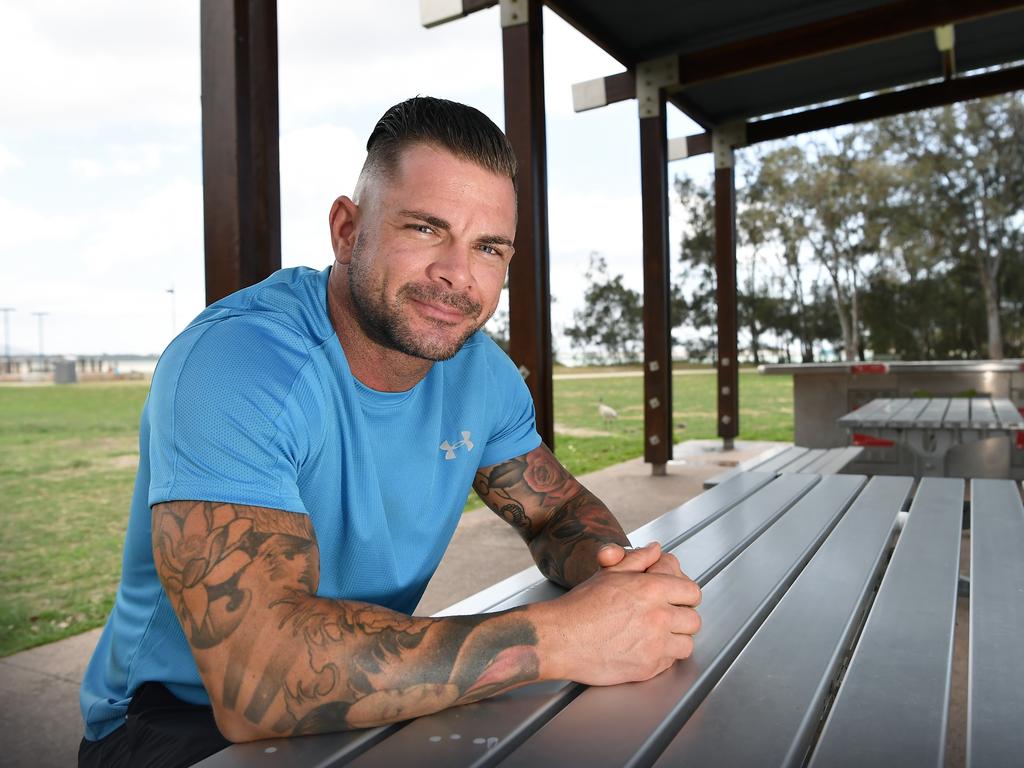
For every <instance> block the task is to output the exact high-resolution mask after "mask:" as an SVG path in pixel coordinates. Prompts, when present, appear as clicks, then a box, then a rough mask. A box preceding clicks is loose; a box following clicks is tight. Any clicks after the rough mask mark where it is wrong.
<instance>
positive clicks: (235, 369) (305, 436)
mask: <svg viewBox="0 0 1024 768" xmlns="http://www.w3.org/2000/svg"><path fill="white" fill-rule="evenodd" d="M309 367H310V366H309V354H308V351H307V349H306V346H305V343H304V340H303V339H302V338H301V336H299V334H297V333H295V332H294V331H291V330H288V329H283V328H282V327H281V326H280V325H278V324H275V323H272V322H270V321H267V320H265V319H260V318H253V317H245V318H239V317H232V318H227V319H224V320H220V321H217V322H214V323H209V324H206V325H202V326H197V327H194V328H192V329H189V330H188V331H186V332H185V333H183V334H182V335H181V336H180V337H178V338H177V339H176V340H175V341H174V342H173V343H172V344H171V346H170V347H168V349H167V351H166V352H165V353H164V355H163V357H162V358H161V360H160V363H159V365H158V366H157V370H156V373H155V374H154V377H153V386H152V389H151V392H150V397H149V401H148V403H147V406H146V407H147V409H148V415H149V420H150V443H149V456H150V470H151V474H150V488H149V503H150V505H151V506H152V505H153V504H157V503H160V502H163V501H172V500H184V499H199V500H203V501H221V502H228V503H234V504H250V505H255V506H263V507H270V508H274V509H283V510H286V511H289V512H305V511H306V510H305V508H304V506H303V503H302V500H301V499H300V497H299V492H298V484H297V478H298V469H299V467H300V465H301V463H302V461H303V460H304V459H305V457H306V456H307V454H308V452H309V444H310V440H311V435H310V433H311V429H310V424H309V420H308V419H307V417H306V414H305V413H304V412H303V406H302V405H300V402H306V403H308V401H309V398H308V397H307V398H295V397H293V390H295V389H296V387H297V386H301V383H302V380H303V374H304V372H305V371H306V370H307V369H308V368H309Z"/></svg>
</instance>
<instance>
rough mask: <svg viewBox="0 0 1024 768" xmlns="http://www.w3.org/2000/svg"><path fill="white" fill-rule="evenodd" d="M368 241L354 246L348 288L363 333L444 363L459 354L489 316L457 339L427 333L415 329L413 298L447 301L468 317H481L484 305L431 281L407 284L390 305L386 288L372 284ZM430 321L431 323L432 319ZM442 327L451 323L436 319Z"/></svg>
mask: <svg viewBox="0 0 1024 768" xmlns="http://www.w3.org/2000/svg"><path fill="white" fill-rule="evenodd" d="M364 250H365V244H364V243H363V240H362V238H361V237H359V238H357V239H356V243H355V246H354V247H353V249H352V261H351V262H350V263H349V266H348V289H349V295H350V296H351V298H352V307H353V309H354V312H355V318H356V322H358V323H359V327H360V328H361V329H362V331H363V333H364V334H366V336H367V338H369V339H370V340H371V341H372V342H374V343H375V344H379V345H380V346H382V347H386V348H387V349H393V350H395V351H397V352H401V353H402V354H405V355H410V356H412V357H416V358H420V359H421V360H431V361H434V362H440V361H442V360H450V359H451V358H453V357H455V355H456V354H457V353H458V351H459V350H460V349H462V345H463V344H465V343H466V341H467V340H468V339H469V337H470V336H472V335H473V334H474V333H476V332H477V331H478V330H480V328H481V327H483V324H484V323H485V322H486V321H487V318H486V317H485V318H483V320H482V321H480V322H479V323H476V324H474V325H472V326H470V327H469V329H467V330H466V331H465V332H464V333H463V334H462V335H461V336H459V337H458V338H457V339H456V340H454V341H450V340H446V339H443V338H436V337H432V336H425V335H424V334H421V333H416V331H414V330H413V328H412V326H411V324H410V323H409V320H408V318H407V316H406V313H407V312H408V311H415V310H409V309H408V304H409V301H410V300H413V301H423V302H427V303H431V304H443V305H445V306H447V307H451V308H452V309H455V310H457V311H459V312H462V313H463V314H464V315H465V316H466V317H479V316H480V313H481V312H482V311H483V306H482V305H481V304H480V303H479V302H476V301H474V300H473V299H471V298H469V297H468V296H466V295H465V294H462V293H458V292H457V291H446V290H445V289H444V288H441V287H440V286H438V285H433V284H430V283H406V284H405V285H403V286H402V287H401V288H400V289H399V290H398V293H397V294H396V295H395V299H394V301H393V302H391V304H390V305H389V304H388V303H387V301H386V300H385V298H384V296H383V291H381V290H376V286H373V285H372V280H371V276H370V270H369V265H368V264H367V260H366V259H364V258H361V256H362V255H363V252H364ZM428 322H431V321H430V320H429V319H428ZM434 323H435V325H436V327H437V328H438V330H445V329H449V330H450V327H451V326H449V325H448V324H446V323H443V322H441V321H434Z"/></svg>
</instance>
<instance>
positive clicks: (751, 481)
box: [438, 472, 774, 616]
mask: <svg viewBox="0 0 1024 768" xmlns="http://www.w3.org/2000/svg"><path fill="white" fill-rule="evenodd" d="M773 477H774V475H772V474H765V473H763V472H760V473H755V472H752V473H749V474H747V475H743V476H741V477H736V478H734V479H733V480H730V481H729V482H727V483H723V484H722V485H720V486H718V487H716V488H714V489H712V490H711V491H708V492H706V493H702V494H701V495H700V496H697V497H696V498H694V499H691V500H690V501H688V502H687V503H686V504H683V505H681V506H679V507H676V508H675V509H674V510H672V511H671V512H666V513H665V514H664V515H662V516H661V517H659V518H658V519H657V520H653V521H651V522H650V523H648V524H647V525H644V526H641V527H640V528H637V529H636V530H635V531H634V532H633V533H632V534H630V537H629V541H630V543H631V544H633V546H637V547H642V546H643V545H645V544H648V543H650V542H652V541H659V542H661V545H662V547H663V548H664V549H665V550H666V551H671V550H672V549H674V548H676V547H678V546H679V544H680V542H682V541H684V540H686V539H687V538H689V537H691V536H693V535H695V534H697V533H699V532H700V531H702V530H704V529H705V528H706V527H707V526H710V525H712V524H714V523H716V522H717V521H719V520H720V519H721V518H722V516H723V515H724V514H725V513H726V512H730V511H731V510H733V509H734V508H735V507H737V506H738V505H739V506H742V505H743V504H744V503H745V502H746V500H747V498H749V497H750V496H751V495H752V494H753V493H755V492H757V491H758V490H760V489H761V488H763V487H764V486H765V485H767V484H768V483H769V482H771V480H772V478H773ZM716 530H717V529H716ZM719 545H720V546H724V545H722V544H721V543H719ZM733 547H735V544H734V545H732V546H730V547H725V548H724V549H721V550H718V549H716V550H714V551H715V552H716V553H718V554H719V555H720V556H721V557H730V556H731V555H730V552H732V551H733ZM528 570H530V569H528ZM533 570H536V568H534V569H533ZM537 575H538V577H539V578H538V579H537V580H536V581H535V582H534V583H533V584H531V585H530V586H529V587H527V588H525V589H523V590H522V591H520V592H518V593H517V594H514V595H511V596H509V597H506V598H505V599H502V600H499V601H498V602H497V603H494V604H492V605H489V606H487V607H486V608H483V607H481V608H480V609H478V610H475V611H474V610H470V611H468V613H490V612H493V611H505V610H508V609H509V608H516V607H518V606H520V605H526V604H528V603H538V602H540V601H541V600H553V599H554V598H556V597H558V596H559V595H562V594H564V593H565V590H564V589H562V588H561V587H560V586H558V585H557V584H554V583H552V582H550V581H548V580H547V579H545V578H544V577H543V576H540V571H537ZM459 605H462V603H460V604H459ZM454 607H457V606H453V608H454ZM449 611H451V609H448V610H446V611H443V612H442V614H443V615H446V616H457V615H459V614H458V613H451V612H449ZM461 613H467V611H461ZM442 614H438V615H442Z"/></svg>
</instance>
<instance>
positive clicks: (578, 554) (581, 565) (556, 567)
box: [530, 488, 629, 587]
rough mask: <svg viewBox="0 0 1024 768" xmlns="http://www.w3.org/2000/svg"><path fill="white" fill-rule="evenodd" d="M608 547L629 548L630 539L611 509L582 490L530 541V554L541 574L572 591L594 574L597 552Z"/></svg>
mask: <svg viewBox="0 0 1024 768" xmlns="http://www.w3.org/2000/svg"><path fill="white" fill-rule="evenodd" d="M605 544H620V545H622V546H629V539H628V538H627V537H626V534H625V532H623V530H622V526H620V525H619V522H618V520H616V519H615V517H614V516H613V515H612V513H611V512H609V511H608V507H606V506H605V505H604V504H603V503H602V502H601V501H600V500H599V499H598V498H597V497H596V496H594V494H592V493H591V492H590V491H588V490H586V489H585V488H581V490H580V492H579V493H578V494H576V495H575V496H573V497H572V498H571V499H569V500H568V501H567V502H565V504H563V505H562V506H560V507H559V508H558V509H557V510H556V511H555V513H554V514H553V515H552V516H551V519H550V520H549V521H548V524H547V525H546V526H544V529H543V530H542V531H541V532H540V533H539V534H538V535H537V536H535V537H534V538H533V539H532V540H531V541H530V552H531V553H532V554H533V559H534V560H535V561H536V562H537V567H539V568H540V570H541V573H543V574H544V575H545V576H546V577H547V578H549V579H551V580H552V581H554V582H556V583H558V584H561V585H562V586H565V587H572V586H575V585H576V584H579V583H580V582H582V581H585V580H586V579H588V578H590V577H591V576H592V575H593V574H594V572H595V571H596V570H597V567H598V566H597V551H598V550H599V549H600V548H601V547H602V546H604V545H605Z"/></svg>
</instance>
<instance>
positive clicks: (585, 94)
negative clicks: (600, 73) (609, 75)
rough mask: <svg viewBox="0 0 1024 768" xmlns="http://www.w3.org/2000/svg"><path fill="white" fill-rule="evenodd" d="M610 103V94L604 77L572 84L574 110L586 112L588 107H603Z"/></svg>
mask: <svg viewBox="0 0 1024 768" xmlns="http://www.w3.org/2000/svg"><path fill="white" fill-rule="evenodd" d="M607 103H608V94H607V93H606V91H605V87H604V78H603V77H599V78H597V79H596V80H586V81H584V82H582V83H573V85H572V109H573V111H574V112H586V111H587V110H588V109H596V108H597V107H603V106H604V105H606V104H607Z"/></svg>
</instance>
